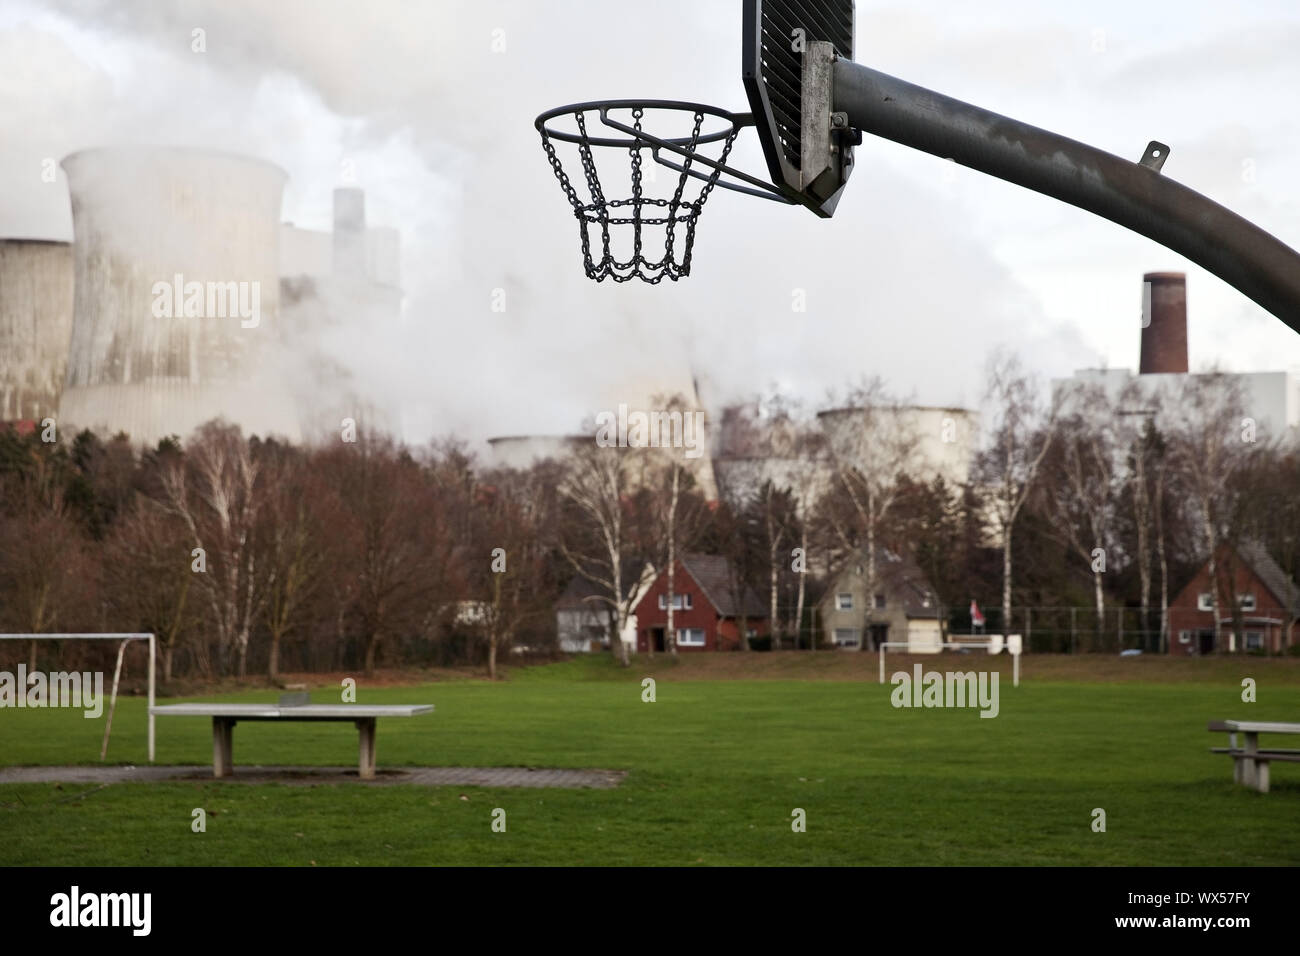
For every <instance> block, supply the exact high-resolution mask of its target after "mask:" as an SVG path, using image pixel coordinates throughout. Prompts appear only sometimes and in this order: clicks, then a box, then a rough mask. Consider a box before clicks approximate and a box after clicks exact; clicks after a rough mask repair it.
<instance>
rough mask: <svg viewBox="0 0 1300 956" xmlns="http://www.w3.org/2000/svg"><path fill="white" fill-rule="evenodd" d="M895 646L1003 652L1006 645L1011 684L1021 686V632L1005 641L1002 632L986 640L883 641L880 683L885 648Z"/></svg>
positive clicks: (883, 679)
mask: <svg viewBox="0 0 1300 956" xmlns="http://www.w3.org/2000/svg"><path fill="white" fill-rule="evenodd" d="M888 647H893V648H898V649H900V650H908V649H910V650H912V651H913V652H921V653H926V654H929V653H931V652H932V651H933V652H935V653H937V651H935V649H936V648H938V649H939V650H944V649H947V648H950V647H982V648H984V649H985V650H987V651H988V652H989V653H990V654H1001V653H1002V649H1003V648H1004V647H1005V648H1006V649H1007V652H1008V653H1009V654H1010V655H1011V686H1012V687H1019V686H1020V650H1021V640H1020V635H1019V634H1008V635H1007V637H1006V639H1005V641H1004V640H1003V637H1002V635H1001V634H991V635H989V639H988V640H986V641H935V642H933V643H926V644H918V645H913V644H912V643H911V642H910V641H883V642H882V643H881V644H880V683H882V684H883V683H884V682H885V648H888Z"/></svg>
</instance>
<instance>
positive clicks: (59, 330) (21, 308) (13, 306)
mask: <svg viewBox="0 0 1300 956" xmlns="http://www.w3.org/2000/svg"><path fill="white" fill-rule="evenodd" d="M71 334H72V246H71V245H70V244H69V243H66V242H53V241H49V240H45V239H0V422H7V421H22V420H26V421H32V422H40V421H42V420H43V419H46V418H50V417H54V416H56V415H57V414H58V410H59V393H60V392H61V391H62V389H63V377H64V374H65V372H66V369H67V362H68V339H69V337H70V336H71Z"/></svg>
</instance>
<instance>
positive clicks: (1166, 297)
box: [1138, 272, 1187, 375]
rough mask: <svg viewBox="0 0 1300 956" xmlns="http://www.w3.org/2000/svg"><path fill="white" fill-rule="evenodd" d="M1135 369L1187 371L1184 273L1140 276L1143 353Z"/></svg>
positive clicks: (1146, 372) (1145, 372) (1147, 373)
mask: <svg viewBox="0 0 1300 956" xmlns="http://www.w3.org/2000/svg"><path fill="white" fill-rule="evenodd" d="M1138 372H1139V373H1140V374H1142V375H1149V374H1151V373H1152V372H1181V373H1183V374H1186V373H1187V274H1186V273H1183V272H1148V273H1147V274H1146V275H1144V276H1143V277H1142V357H1141V360H1140V362H1139V365H1138Z"/></svg>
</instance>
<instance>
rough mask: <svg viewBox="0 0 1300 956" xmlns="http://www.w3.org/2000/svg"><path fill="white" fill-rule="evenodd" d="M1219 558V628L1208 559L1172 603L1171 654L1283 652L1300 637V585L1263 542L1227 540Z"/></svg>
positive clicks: (1217, 561) (1217, 556)
mask: <svg viewBox="0 0 1300 956" xmlns="http://www.w3.org/2000/svg"><path fill="white" fill-rule="evenodd" d="M1215 558H1216V560H1215V565H1216V572H1217V574H1216V577H1217V578H1218V603H1219V618H1220V620H1219V627H1218V631H1217V633H1216V631H1215V626H1214V604H1213V591H1212V585H1211V581H1210V563H1209V561H1206V562H1205V564H1203V565H1201V567H1200V568H1199V569H1198V570H1197V572H1196V574H1194V575H1193V576H1192V579H1191V580H1190V581H1188V582H1187V584H1186V585H1185V586H1184V587H1183V589H1182V590H1181V591H1179V592H1178V594H1177V595H1176V596H1175V597H1174V599H1173V601H1171V602H1170V605H1169V653H1170V654H1172V655H1175V656H1178V657H1193V656H1198V655H1205V654H1222V653H1229V654H1231V653H1236V652H1239V651H1264V652H1266V653H1270V654H1280V653H1282V652H1283V651H1285V650H1286V649H1287V648H1288V647H1289V646H1291V644H1292V643H1293V642H1295V641H1296V640H1297V639H1300V620H1298V618H1300V589H1297V588H1296V586H1295V584H1294V583H1293V582H1292V581H1291V580H1290V579H1289V578H1288V577H1287V575H1286V572H1284V571H1283V570H1282V569H1281V568H1280V567H1279V566H1278V564H1277V562H1276V561H1274V560H1273V558H1272V557H1271V556H1270V555H1269V554H1268V552H1267V551H1265V550H1264V548H1263V547H1262V546H1261V545H1259V544H1258V543H1255V542H1248V543H1245V544H1242V545H1240V546H1238V547H1235V548H1234V547H1232V546H1230V545H1223V546H1221V547H1220V548H1219V550H1218V552H1217V553H1216V555H1215ZM1237 616H1240V618H1241V622H1240V625H1238V623H1237V621H1236V618H1237ZM1239 633H1240V640H1239V639H1238V635H1239Z"/></svg>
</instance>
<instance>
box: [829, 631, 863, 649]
mask: <svg viewBox="0 0 1300 956" xmlns="http://www.w3.org/2000/svg"><path fill="white" fill-rule="evenodd" d="M861 644H862V634H861V633H860V632H859V631H858V629H857V628H856V627H837V628H836V629H835V646H836V647H858V646H860V645H861Z"/></svg>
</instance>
